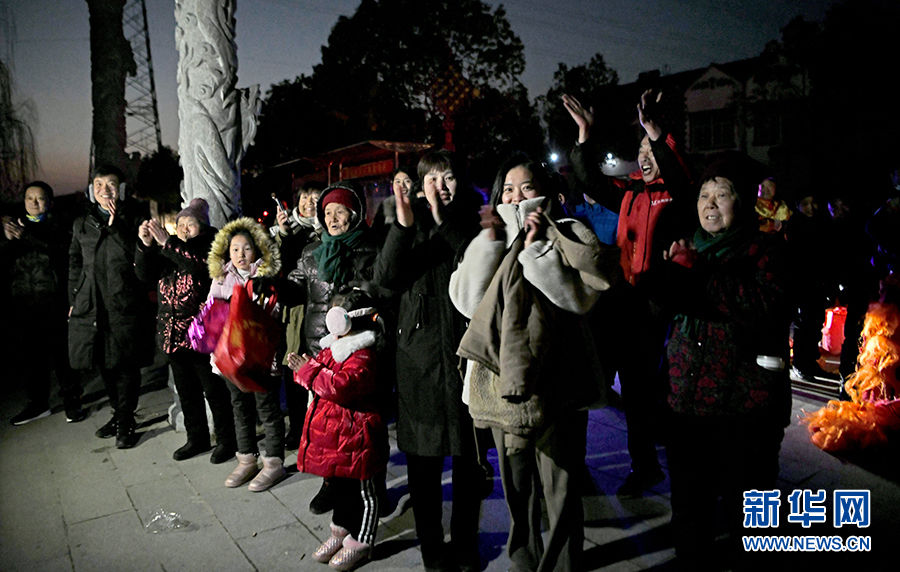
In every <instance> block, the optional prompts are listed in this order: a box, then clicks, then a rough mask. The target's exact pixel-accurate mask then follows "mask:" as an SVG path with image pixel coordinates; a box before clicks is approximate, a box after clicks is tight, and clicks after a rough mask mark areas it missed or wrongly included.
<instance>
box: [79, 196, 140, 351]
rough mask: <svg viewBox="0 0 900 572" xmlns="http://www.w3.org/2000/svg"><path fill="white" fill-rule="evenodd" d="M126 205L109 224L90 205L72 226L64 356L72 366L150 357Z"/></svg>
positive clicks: (131, 221) (134, 234) (133, 232)
mask: <svg viewBox="0 0 900 572" xmlns="http://www.w3.org/2000/svg"><path fill="white" fill-rule="evenodd" d="M130 207H131V205H129V204H128V203H123V204H120V205H119V212H117V213H116V216H115V218H114V219H113V224H112V226H110V225H108V223H107V221H108V220H109V219H108V217H107V216H106V215H105V214H104V213H102V211H100V209H99V207H97V206H96V205H91V206H90V207H89V211H88V213H87V214H85V215H84V216H80V217H78V218H77V219H75V222H74V223H73V225H72V243H71V245H70V247H69V303H70V305H71V307H72V315H71V316H70V318H69V360H70V361H71V364H72V367H73V368H75V369H89V368H91V367H94V366H95V365H98V366H101V367H104V368H116V367H121V366H125V365H129V366H135V365H143V364H144V362H146V361H147V358H149V356H150V352H149V351H147V349H146V348H144V347H143V345H144V344H143V339H144V338H143V336H142V335H141V333H142V332H141V327H142V326H146V325H147V324H146V323H145V318H146V315H147V306H148V301H147V295H146V294H147V293H146V289H145V287H144V285H143V284H141V282H140V281H139V280H138V277H137V275H136V274H135V271H134V251H135V241H136V240H137V227H138V225H137V224H136V223H135V222H136V221H135V219H133V218H130V217H129V212H131V211H132V208H130ZM138 340H141V341H140V342H138Z"/></svg>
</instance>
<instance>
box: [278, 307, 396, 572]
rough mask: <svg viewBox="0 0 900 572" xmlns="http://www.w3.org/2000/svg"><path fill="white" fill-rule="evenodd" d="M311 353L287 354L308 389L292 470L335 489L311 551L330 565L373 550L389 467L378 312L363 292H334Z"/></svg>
mask: <svg viewBox="0 0 900 572" xmlns="http://www.w3.org/2000/svg"><path fill="white" fill-rule="evenodd" d="M325 322H326V325H327V326H328V331H329V332H330V333H329V334H328V335H327V336H325V337H324V338H322V340H321V347H322V349H321V350H320V351H319V353H318V354H317V355H316V357H310V356H308V355H307V354H303V355H302V356H300V355H297V354H296V353H293V352H292V353H290V354H288V366H289V367H290V368H291V369H292V370H293V371H294V381H295V382H297V383H298V384H300V385H301V386H303V387H304V388H306V389H308V390H309V391H310V392H311V393H312V402H311V403H310V405H309V408H308V409H307V414H306V419H305V421H304V426H303V434H302V435H301V437H300V449H299V451H298V452H297V468H298V469H299V470H300V471H302V472H306V473H312V474H314V475H319V476H321V477H326V478H328V479H329V487H334V489H333V493H334V495H333V498H334V512H333V513H332V517H331V537H329V538H328V539H327V540H325V542H324V543H322V545H321V546H320V547H319V548H318V549H316V551H315V552H314V553H313V559H314V560H316V561H317V562H322V563H326V562H327V563H328V565H329V566H330V567H331V568H333V569H335V570H351V569H353V568H356V567H357V566H359V565H360V564H362V563H363V562H365V561H366V560H367V559H368V558H370V557H371V554H372V546H373V545H374V543H375V532H376V530H377V527H378V495H377V493H376V490H375V481H374V479H373V477H375V476H376V475H377V474H379V473H380V472H383V471H384V470H385V468H386V467H387V453H388V442H387V441H388V435H387V427H386V425H385V422H384V420H383V419H382V415H381V411H380V409H381V408H380V403H381V399H380V393H379V389H378V387H377V382H376V377H375V361H376V359H375V355H376V344H377V342H378V335H377V333H376V330H378V329H379V324H378V317H377V314H376V313H375V309H374V308H373V307H371V303H370V300H369V299H368V297H367V296H366V295H365V294H363V293H362V292H361V291H360V290H353V291H351V292H350V293H348V294H346V295H345V294H337V295H335V297H334V298H333V300H332V308H331V310H329V311H328V314H327V315H326V319H325Z"/></svg>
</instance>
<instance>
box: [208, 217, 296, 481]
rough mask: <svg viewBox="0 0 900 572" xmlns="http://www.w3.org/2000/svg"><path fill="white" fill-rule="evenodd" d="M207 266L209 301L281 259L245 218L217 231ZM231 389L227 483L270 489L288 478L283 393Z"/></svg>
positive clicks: (269, 271)
mask: <svg viewBox="0 0 900 572" xmlns="http://www.w3.org/2000/svg"><path fill="white" fill-rule="evenodd" d="M207 264H208V266H209V276H210V278H211V279H212V285H211V286H210V288H209V297H208V299H209V298H220V299H224V300H227V299H229V298H231V294H232V292H234V287H235V285H238V284H240V285H244V284H246V283H247V281H249V280H251V279H253V278H259V277H270V276H274V275H276V274H278V271H279V269H280V268H281V259H280V257H279V254H278V248H277V246H276V245H275V243H274V242H273V241H272V239H271V237H270V236H269V233H268V231H266V229H265V228H264V227H263V226H262V225H260V224H259V223H257V222H256V221H255V220H253V219H252V218H248V217H243V218H239V219H236V220H233V221H231V222H229V223H228V224H226V225H225V226H224V227H222V230H220V231H219V232H218V234H216V238H215V240H213V243H212V247H211V248H210V251H209V257H208V259H207ZM211 361H212V367H213V372H214V373H216V374H219V373H220V372H219V370H218V368H216V364H215V355H213V356H212V360H211ZM272 385H273V387H275V386H277V380H273V383H272ZM228 391H229V392H230V393H231V406H232V410H233V412H234V429H235V435H236V437H237V459H238V465H237V467H235V469H234V470H233V471H232V472H231V474H230V475H228V477H227V478H226V479H225V486H226V487H229V488H235V487H239V486H241V485H243V484H244V483H246V482H247V481H250V485H249V486H248V487H247V488H248V489H249V490H250V491H252V492H261V491H265V490H267V489H269V488H270V487H271V486H272V485H274V484H275V483H277V482H278V481H280V480H281V479H283V478H284V477H285V470H284V414H283V413H282V412H281V403H280V400H279V395H278V391H265V392H254V393H244V392H243V391H241V390H240V389H238V388H237V387H236V386H235V385H234V384H233V383H231V382H229V383H228ZM257 418H258V419H259V420H260V421H261V422H262V425H263V431H264V433H265V449H266V453H265V455H262V462H263V469H262V470H261V471H260V470H259V466H258V461H259V459H258V457H259V456H260V452H259V445H258V444H257V440H256V420H257ZM251 479H252V480H251Z"/></svg>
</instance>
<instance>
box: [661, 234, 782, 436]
mask: <svg viewBox="0 0 900 572" xmlns="http://www.w3.org/2000/svg"><path fill="white" fill-rule="evenodd" d="M783 250H784V244H783V241H782V240H780V239H779V238H778V237H767V236H764V235H762V234H760V233H757V232H753V233H750V234H749V235H748V237H747V238H746V240H745V241H744V242H743V243H742V244H741V245H740V246H739V247H738V248H736V249H735V250H734V252H733V253H728V254H725V255H723V256H721V257H720V258H717V259H714V260H711V261H707V262H704V261H703V260H702V259H701V260H698V262H697V263H696V264H695V265H694V266H693V267H692V268H690V269H687V268H683V267H682V266H679V265H677V264H674V263H667V264H665V265H664V267H663V268H662V269H661V270H662V272H661V273H660V274H659V275H657V276H654V277H653V279H652V280H653V282H652V283H653V284H655V285H656V287H655V288H654V290H655V291H656V292H658V293H659V294H660V297H661V298H662V299H664V300H667V301H668V305H670V306H671V309H672V310H673V311H674V312H675V313H676V314H677V315H676V318H675V320H674V324H673V329H672V334H671V338H670V339H669V343H668V357H669V385H670V393H669V397H668V401H669V406H670V408H671V409H672V411H673V412H674V413H676V414H679V415H689V416H699V417H720V418H724V417H729V418H732V419H733V418H735V417H738V416H756V417H764V418H768V419H770V420H773V421H778V422H783V423H786V422H787V415H788V414H789V408H790V382H789V379H788V376H787V373H786V370H784V369H782V370H779V371H772V370H769V369H765V368H764V367H761V366H760V365H759V364H758V363H757V358H758V356H773V357H777V358H782V360H783V363H784V364H787V363H789V362H788V320H789V318H790V316H789V313H788V309H787V302H788V296H787V294H786V291H785V287H786V283H785V280H784V276H785V274H784V252H783Z"/></svg>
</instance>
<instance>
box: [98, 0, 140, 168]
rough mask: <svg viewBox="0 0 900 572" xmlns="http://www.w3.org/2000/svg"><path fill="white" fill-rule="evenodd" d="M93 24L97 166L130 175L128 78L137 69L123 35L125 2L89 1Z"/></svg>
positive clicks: (110, 0) (111, 0)
mask: <svg viewBox="0 0 900 572" xmlns="http://www.w3.org/2000/svg"><path fill="white" fill-rule="evenodd" d="M87 5H88V12H89V14H90V23H91V103H92V105H93V110H94V115H93V125H92V128H91V138H92V141H93V144H94V164H95V165H103V164H109V165H116V166H117V167H119V168H121V169H123V170H124V171H126V172H127V171H128V170H129V169H128V166H129V164H128V159H127V156H126V155H125V141H126V132H125V77H126V76H127V75H134V74H135V72H136V65H135V62H134V56H133V54H132V52H131V44H129V43H128V40H127V39H126V38H125V34H124V32H123V31H122V10H123V9H124V7H125V0H87Z"/></svg>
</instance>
